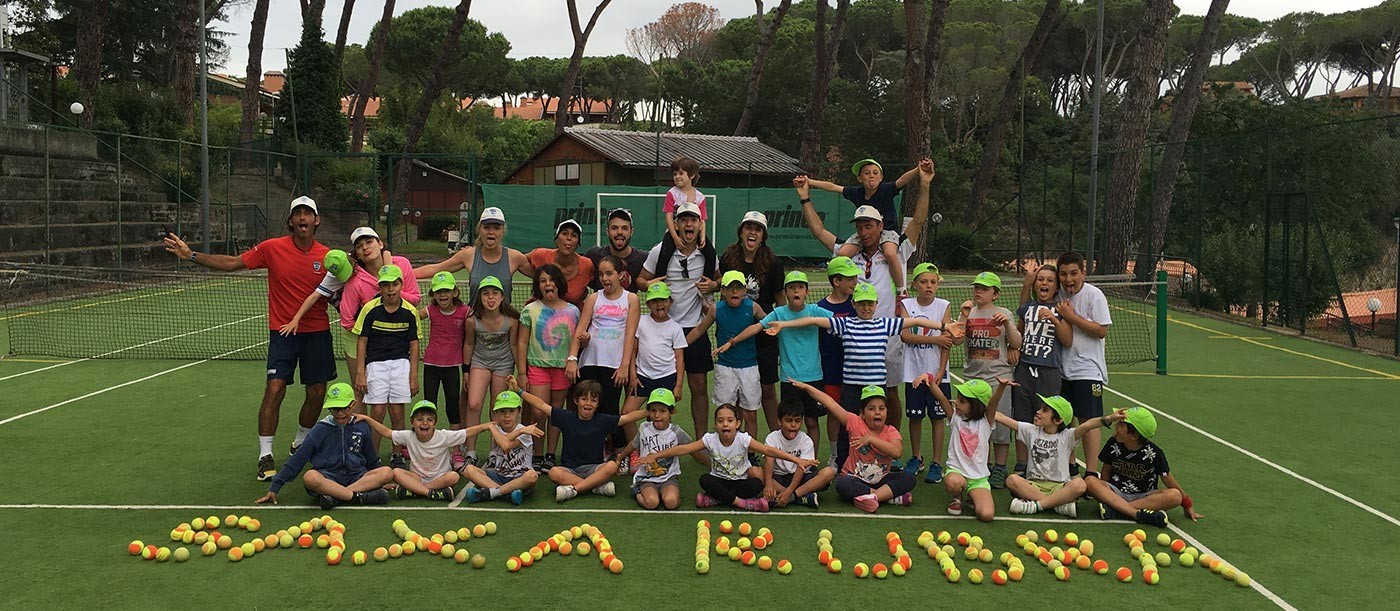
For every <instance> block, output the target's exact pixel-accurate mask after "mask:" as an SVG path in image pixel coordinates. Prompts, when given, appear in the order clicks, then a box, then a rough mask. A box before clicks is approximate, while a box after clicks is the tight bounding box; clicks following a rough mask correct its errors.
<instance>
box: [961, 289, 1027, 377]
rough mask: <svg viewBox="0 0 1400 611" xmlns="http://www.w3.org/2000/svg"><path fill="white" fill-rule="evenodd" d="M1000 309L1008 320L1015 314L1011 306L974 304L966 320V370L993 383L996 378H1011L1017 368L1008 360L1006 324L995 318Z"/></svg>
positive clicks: (970, 375)
mask: <svg viewBox="0 0 1400 611" xmlns="http://www.w3.org/2000/svg"><path fill="white" fill-rule="evenodd" d="M997 312H1001V315H1002V316H1005V317H1006V320H1007V321H1012V320H1013V319H1012V316H1015V315H1014V314H1012V313H1011V310H1008V309H1006V308H1003V307H1001V306H997V305H993V306H988V307H985V308H973V309H972V311H971V312H969V313H968V315H967V320H966V321H964V322H966V323H967V326H966V332H967V334H966V339H965V340H964V341H963V346H964V347H965V348H966V349H967V364H966V365H964V366H963V373H964V374H965V375H966V376H967V377H971V378H977V379H979V380H984V381H986V382H987V383H988V384H992V385H995V384H996V378H998V377H1004V378H1010V377H1011V374H1012V373H1013V372H1015V370H1016V368H1015V367H1013V366H1012V365H1011V363H1009V362H1007V360H1006V350H1007V337H1006V336H1007V333H1006V327H1005V326H1004V325H1002V324H1001V323H998V322H996V320H995V319H993V318H992V316H993V315H994V314H996V313H997ZM1008 324H1014V323H1008Z"/></svg>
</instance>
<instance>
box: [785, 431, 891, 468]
mask: <svg viewBox="0 0 1400 611" xmlns="http://www.w3.org/2000/svg"><path fill="white" fill-rule="evenodd" d="M886 428H889V427H886ZM763 445H766V446H769V447H773V448H778V449H779V450H782V451H784V452H787V453H788V454H791V455H793V456H796V457H798V458H806V459H809V460H816V458H817V449H816V447H814V446H813V445H812V438H811V437H808V436H807V433H804V432H802V431H798V432H797V436H795V437H793V438H792V439H788V438H787V436H786V435H783V432H782V431H773V432H770V433H768V437H767V438H765V439H764V440H763ZM796 472H797V463H795V462H790V461H786V460H783V459H781V458H774V459H773V474H774V475H792V474H793V473H796Z"/></svg>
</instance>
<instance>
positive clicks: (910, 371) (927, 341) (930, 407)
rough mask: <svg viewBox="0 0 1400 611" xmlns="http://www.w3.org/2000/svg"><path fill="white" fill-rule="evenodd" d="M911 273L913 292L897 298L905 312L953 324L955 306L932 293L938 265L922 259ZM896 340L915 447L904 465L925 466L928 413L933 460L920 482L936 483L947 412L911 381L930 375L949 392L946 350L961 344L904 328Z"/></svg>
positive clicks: (940, 478)
mask: <svg viewBox="0 0 1400 611" xmlns="http://www.w3.org/2000/svg"><path fill="white" fill-rule="evenodd" d="M912 276H913V281H914V291H915V296H914V297H906V298H905V299H903V300H901V302H900V305H901V306H902V307H903V308H904V312H905V314H907V315H908V316H909V317H910V318H925V319H928V320H941V321H943V325H944V326H948V325H950V324H952V322H953V310H952V308H950V307H948V305H949V303H948V300H947V299H943V298H941V297H935V296H934V295H935V294H936V293H937V292H938V283H939V282H940V281H941V280H942V276H941V275H939V272H938V266H937V265H934V264H932V263H920V264H918V265H916V266H914V270H913V273H912ZM900 339H902V340H904V343H905V345H906V346H907V348H905V350H904V384H905V390H904V395H905V396H904V413H905V415H907V416H909V441H910V443H911V444H913V447H914V449H913V454H912V455H911V456H910V457H909V463H908V464H906V465H905V467H904V470H905V471H908V472H909V473H911V474H913V475H915V476H918V474H919V470H920V469H922V468H923V465H924V455H923V454H922V453H920V450H922V448H923V440H924V430H923V428H924V427H923V424H924V419H925V418H928V419H929V420H930V421H932V425H931V427H930V428H931V429H932V430H933V454H931V455H930V456H932V457H933V460H932V461H930V462H929V463H928V474H927V475H925V476H924V482H925V483H929V484H937V483H939V482H942V481H943V464H942V463H940V462H938V459H939V458H940V457H942V456H943V440H944V431H943V419H944V418H946V417H947V416H948V415H947V414H945V413H944V412H943V406H942V405H941V404H939V403H938V400H937V399H935V398H934V396H933V393H932V392H930V391H929V389H927V388H915V387H914V380H916V379H918V377H919V376H921V375H924V374H931V378H930V379H931V380H933V382H934V383H935V384H937V385H938V386H939V388H941V389H943V394H944V396H947V395H949V394H952V390H951V388H950V387H949V386H948V384H949V381H950V380H949V379H948V355H949V353H951V352H952V347H953V345H954V344H956V343H959V340H960V338H954V337H953V336H952V335H951V334H949V335H945V334H944V333H943V332H942V331H934V330H930V329H923V330H918V329H908V328H906V329H904V331H903V332H901V333H900Z"/></svg>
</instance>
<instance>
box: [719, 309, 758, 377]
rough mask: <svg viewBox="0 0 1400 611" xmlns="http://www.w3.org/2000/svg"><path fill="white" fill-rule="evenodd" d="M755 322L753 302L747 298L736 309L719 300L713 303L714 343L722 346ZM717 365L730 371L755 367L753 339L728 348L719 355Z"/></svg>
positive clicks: (756, 352)
mask: <svg viewBox="0 0 1400 611" xmlns="http://www.w3.org/2000/svg"><path fill="white" fill-rule="evenodd" d="M756 322H758V319H757V318H754V317H753V302H752V301H750V300H749V298H748V297H745V298H744V301H743V302H741V303H740V304H739V307H737V308H731V307H729V302H728V301H725V300H724V298H720V300H719V301H718V302H716V303H715V342H716V343H717V344H723V343H724V342H727V341H729V338H731V337H734V336H735V335H738V334H739V332H740V331H743V330H744V329H747V328H749V326H750V325H753V324H754V323H756ZM719 364H720V365H723V366H725V367H729V368H731V369H741V368H744V367H757V366H758V349H757V348H755V347H754V341H753V338H752V337H750V338H748V339H746V340H744V341H742V342H739V343H737V344H734V345H733V346H730V347H729V349H728V350H725V351H724V352H723V353H722V354H720V355H719Z"/></svg>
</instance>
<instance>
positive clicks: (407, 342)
mask: <svg viewBox="0 0 1400 611" xmlns="http://www.w3.org/2000/svg"><path fill="white" fill-rule="evenodd" d="M350 332H351V333H354V334H355V335H359V336H363V337H364V338H366V340H367V341H366V342H365V355H364V357H365V363H366V364H368V363H376V362H379V361H392V360H397V359H406V358H408V357H409V353H410V352H411V350H412V342H414V341H415V340H418V339H419V338H420V337H421V333H422V329H421V328H420V327H419V326H418V310H416V309H414V308H413V304H410V303H409V302H407V301H400V302H399V307H398V308H395V309H394V311H393V312H390V311H388V310H386V309H384V304H383V303H381V302H380V301H379V298H378V297H376V298H374V299H373V300H371V301H370V302H369V303H367V304H365V307H363V308H360V315H359V317H358V318H356V319H355V326H354V328H352V329H350Z"/></svg>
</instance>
